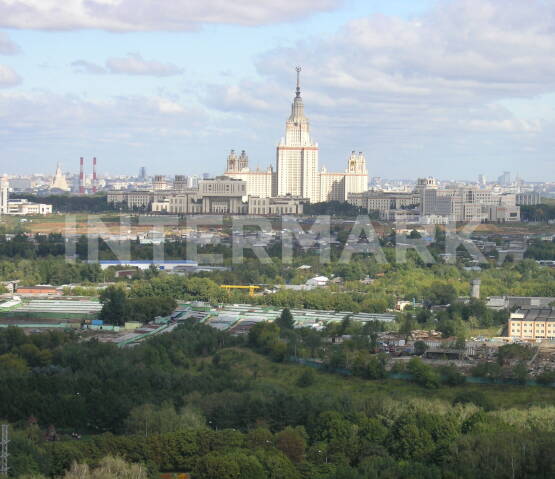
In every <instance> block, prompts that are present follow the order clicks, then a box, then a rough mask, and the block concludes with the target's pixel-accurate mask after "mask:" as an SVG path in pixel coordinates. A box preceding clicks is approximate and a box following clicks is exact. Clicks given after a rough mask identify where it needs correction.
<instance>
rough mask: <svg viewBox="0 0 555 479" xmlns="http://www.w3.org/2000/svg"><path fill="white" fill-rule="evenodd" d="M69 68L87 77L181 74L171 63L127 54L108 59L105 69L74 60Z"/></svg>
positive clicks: (90, 63) (91, 63)
mask: <svg viewBox="0 0 555 479" xmlns="http://www.w3.org/2000/svg"><path fill="white" fill-rule="evenodd" d="M71 66H72V67H73V69H74V71H75V72H77V73H86V74H89V75H104V74H105V73H111V74H113V75H143V76H156V77H166V76H172V75H179V74H180V73H181V72H182V70H181V69H180V68H178V67H177V66H175V65H173V64H172V63H161V62H157V61H155V60H145V59H144V58H143V57H142V56H141V55H140V54H138V53H129V54H128V55H127V57H124V58H108V60H106V66H105V67H103V66H101V65H98V64H96V63H93V62H89V61H86V60H76V61H74V62H72V63H71Z"/></svg>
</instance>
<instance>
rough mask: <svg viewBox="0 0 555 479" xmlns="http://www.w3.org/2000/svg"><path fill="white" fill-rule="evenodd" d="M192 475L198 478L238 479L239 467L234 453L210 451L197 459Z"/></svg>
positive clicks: (239, 475)
mask: <svg viewBox="0 0 555 479" xmlns="http://www.w3.org/2000/svg"><path fill="white" fill-rule="evenodd" d="M193 477H195V478H198V479H239V478H240V477H241V468H240V467H239V464H238V463H237V460H236V458H235V457H234V455H232V454H221V453H219V452H211V453H209V454H206V455H205V456H202V457H201V458H200V459H199V460H198V461H197V465H196V467H195V469H194V472H193Z"/></svg>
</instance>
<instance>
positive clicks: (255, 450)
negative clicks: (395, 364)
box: [0, 318, 555, 479]
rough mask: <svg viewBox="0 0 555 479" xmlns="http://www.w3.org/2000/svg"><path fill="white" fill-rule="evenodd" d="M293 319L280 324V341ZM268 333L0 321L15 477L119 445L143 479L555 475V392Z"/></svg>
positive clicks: (52, 470)
mask: <svg viewBox="0 0 555 479" xmlns="http://www.w3.org/2000/svg"><path fill="white" fill-rule="evenodd" d="M286 319H287V318H283V319H282V320H281V321H280V322H278V324H281V327H282V328H283V331H281V333H280V332H279V331H277V336H276V337H275V339H276V340H277V341H279V336H280V334H284V333H285V330H286V329H287V321H286ZM278 328H279V327H278ZM260 332H261V331H258V332H254V333H252V334H251V335H250V336H249V338H247V340H246V342H245V340H242V339H237V338H233V337H230V336H228V335H226V334H225V333H222V332H218V331H217V330H215V329H212V328H209V327H206V326H203V325H199V324H195V323H192V322H191V323H186V324H184V325H182V326H180V327H179V328H178V329H177V330H175V331H174V332H173V333H171V334H167V335H162V336H158V337H154V338H152V339H151V340H149V341H147V342H145V343H144V344H142V345H140V346H137V347H135V348H131V349H118V348H117V347H115V346H113V345H110V344H101V343H97V342H95V341H85V342H83V341H79V340H78V338H76V337H75V336H73V335H71V334H65V333H47V334H38V335H32V336H26V335H24V334H22V333H21V331H20V330H18V329H15V328H8V329H7V330H4V331H1V332H0V381H1V383H2V388H0V417H3V418H5V419H7V420H9V421H10V423H11V424H12V431H11V438H12V442H11V443H10V452H11V456H10V464H11V467H12V469H11V471H10V477H23V475H24V474H35V476H33V477H40V476H37V475H38V474H42V475H44V477H56V476H62V475H63V474H65V471H66V470H68V469H69V468H70V467H71V466H72V464H73V463H74V462H78V463H81V464H84V463H90V464H92V467H93V469H94V468H95V467H98V468H99V470H100V469H101V468H107V467H115V466H114V461H113V460H111V459H103V458H104V457H106V456H109V455H112V456H114V455H115V456H120V457H122V458H123V459H124V460H126V461H128V462H129V463H141V464H142V465H143V469H142V470H143V471H144V475H143V476H137V477H158V476H157V474H158V473H159V472H170V471H171V472H192V473H193V476H192V477H193V478H195V479H222V478H223V479H226V478H229V479H243V478H245V479H251V478H252V479H265V478H268V479H270V478H273V479H281V478H283V479H292V478H293V479H295V478H298V479H301V478H310V479H313V478H314V479H339V478H341V479H343V478H345V479H357V478H361V479H362V478H407V479H408V478H415V477H418V478H438V479H439V478H469V479H471V478H472V479H474V478H488V479H491V478H505V477H515V478H525V477H526V478H548V477H553V474H555V461H554V459H553V454H551V452H552V450H553V447H555V434H554V432H553V424H554V421H555V409H554V408H553V406H552V404H553V400H554V399H555V391H553V390H552V389H550V388H537V387H532V388H519V387H511V386H503V387H502V388H501V387H499V386H468V385H463V386H461V385H445V386H439V388H438V385H430V384H427V383H426V382H425V381H423V380H417V379H418V378H420V379H421V378H422V377H425V376H426V374H427V373H426V372H422V371H420V370H419V365H418V362H417V361H416V362H415V363H414V364H415V365H414V366H411V367H412V374H413V375H414V378H415V383H414V384H412V383H407V382H398V381H394V380H391V379H379V378H376V379H371V378H370V376H366V377H363V376H360V377H342V376H338V375H335V374H329V373H326V372H318V371H314V370H313V369H310V368H306V367H303V366H298V365H294V364H288V363H283V362H276V361H280V359H279V358H277V357H274V358H272V359H271V360H270V359H269V358H267V357H265V356H264V355H261V354H260V353H262V354H265V353H264V351H262V350H261V348H264V347H265V346H264V345H268V344H270V343H269V342H268V341H270V342H271V340H264V339H262V338H264V337H265V336H266V339H267V335H265V334H260ZM261 341H262V342H261ZM99 463H100V464H99ZM95 464H98V466H95ZM110 464H111V466H110ZM120 466H121V465H120ZM78 467H80V466H74V468H73V470H74V471H75V470H77V469H76V468H78ZM83 467H84V466H83ZM118 467H119V466H118ZM121 467H123V466H121ZM126 467H127V466H126ZM137 470H138V469H137ZM66 477H88V476H86V475H83V476H71V474H69V473H68V475H67V476H66ZM111 477H119V476H111ZM121 477H135V476H121Z"/></svg>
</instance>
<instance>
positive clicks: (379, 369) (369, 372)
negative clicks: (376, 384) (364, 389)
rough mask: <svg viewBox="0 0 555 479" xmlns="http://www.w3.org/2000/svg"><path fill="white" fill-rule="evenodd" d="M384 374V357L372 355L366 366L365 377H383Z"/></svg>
mask: <svg viewBox="0 0 555 479" xmlns="http://www.w3.org/2000/svg"><path fill="white" fill-rule="evenodd" d="M385 376H386V370H385V358H384V357H383V356H382V355H379V356H372V357H371V358H370V360H369V361H368V365H367V366H366V377H367V378H368V379H383V378H385Z"/></svg>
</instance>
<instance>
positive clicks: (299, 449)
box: [276, 427, 306, 463]
mask: <svg viewBox="0 0 555 479" xmlns="http://www.w3.org/2000/svg"><path fill="white" fill-rule="evenodd" d="M305 434H306V433H305V432H304V430H303V429H302V428H292V427H287V428H285V429H284V430H283V431H281V432H278V433H277V434H276V447H277V448H278V449H279V450H280V451H281V452H283V453H284V454H285V455H286V456H287V457H288V458H289V459H290V460H291V461H292V462H294V463H299V462H301V461H302V460H303V459H304V454H305V449H306V440H305Z"/></svg>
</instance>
